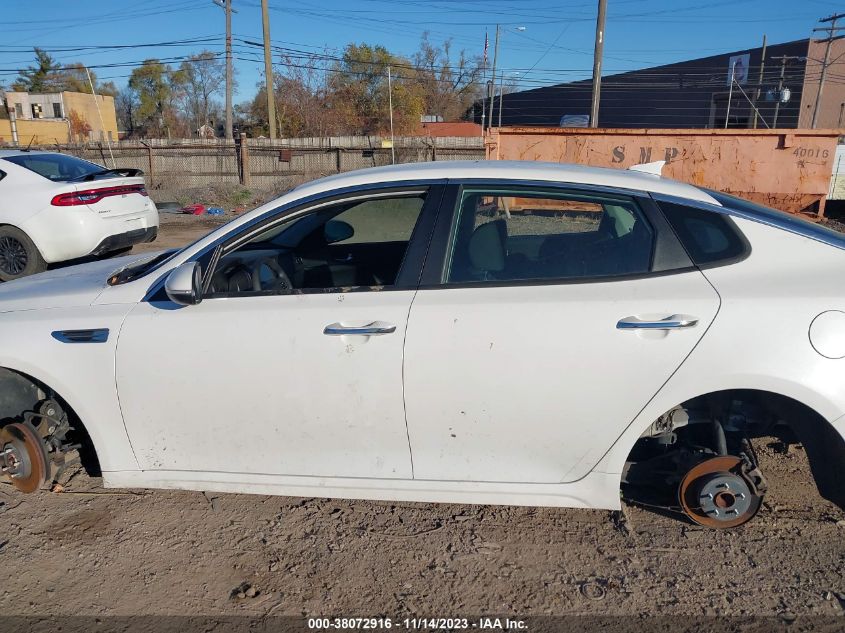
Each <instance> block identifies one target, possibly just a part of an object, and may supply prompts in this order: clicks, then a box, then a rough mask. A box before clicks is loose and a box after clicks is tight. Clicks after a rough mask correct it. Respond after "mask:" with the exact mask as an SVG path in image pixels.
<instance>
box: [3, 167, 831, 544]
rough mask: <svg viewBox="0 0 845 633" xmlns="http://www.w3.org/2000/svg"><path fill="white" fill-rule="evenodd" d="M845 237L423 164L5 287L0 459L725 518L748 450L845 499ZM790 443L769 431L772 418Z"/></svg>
mask: <svg viewBox="0 0 845 633" xmlns="http://www.w3.org/2000/svg"><path fill="white" fill-rule="evenodd" d="M843 270H845V237H843V236H842V235H840V234H838V233H835V232H833V231H830V230H827V229H825V228H823V227H820V226H816V225H813V224H811V223H809V222H806V221H803V220H801V219H799V218H796V217H793V216H788V215H786V214H782V213H779V212H776V211H772V210H771V209H766V208H764V207H759V206H757V205H754V204H751V203H748V202H746V201H743V200H740V199H737V198H733V197H731V196H727V195H724V194H720V193H717V192H711V191H706V190H703V189H700V188H697V187H694V186H691V185H687V184H683V183H679V182H675V181H672V180H668V179H665V178H661V177H659V176H655V175H649V174H644V173H636V172H632V171H622V170H609V169H596V168H588V167H580V166H572V165H557V164H544V163H532V162H506V161H501V162H500V161H480V162H448V161H444V162H437V163H428V164H414V165H402V166H395V167H384V168H375V169H370V170H364V171H359V172H352V173H346V174H338V175H336V176H332V177H329V178H325V179H322V180H318V181H315V182H312V183H309V184H306V185H303V186H301V187H298V188H296V189H294V190H293V191H291V192H289V193H287V194H286V195H284V196H282V197H281V198H278V199H276V200H274V201H272V202H270V203H268V204H266V205H264V206H262V207H260V208H258V209H256V210H255V211H252V212H251V213H248V214H245V215H243V216H241V217H239V218H237V219H235V220H233V221H232V222H230V223H229V224H227V225H225V226H222V227H220V228H219V229H217V230H215V231H214V232H212V233H210V234H209V235H207V236H206V237H203V238H202V239H200V240H199V241H197V242H196V243H194V244H191V245H190V246H187V247H185V248H184V249H182V250H179V251H169V252H165V253H161V254H158V255H149V254H147V255H144V256H141V257H139V256H132V257H128V258H123V259H122V260H120V261H115V260H109V261H102V262H95V263H91V264H84V265H80V266H75V267H69V268H65V269H62V270H55V271H51V272H48V273H44V274H42V275H38V276H36V277H34V278H32V279H24V280H20V281H16V282H13V283H10V284H2V285H0V368H2V369H0V423H2V424H3V426H2V428H0V462H2V463H0V466H2V467H3V469H4V472H5V473H6V475H7V476H8V477H9V478H10V480H11V483H12V484H13V485H14V486H15V487H16V488H18V489H19V490H20V491H23V492H32V491H34V490H37V489H38V488H39V487H40V486H41V485H43V484H44V483H45V482H47V481H50V480H51V479H52V478H53V477H54V476H55V472H56V469H57V468H61V467H62V465H63V464H64V463H65V456H66V453H68V452H69V451H71V450H73V449H74V448H76V447H77V446H81V449H82V457H83V459H84V460H85V462H84V463H87V464H89V465H90V466H91V467H92V468H94V467H95V466H96V464H97V463H98V464H99V468H100V469H101V472H102V475H103V480H104V483H105V485H106V486H109V487H128V488H136V487H150V488H182V489H190V490H210V491H222V492H246V493H259V494H286V495H300V496H313V495H319V496H336V497H347V498H371V499H385V500H408V501H441V502H450V503H500V504H523V505H548V506H577V507H590V508H608V509H618V508H619V507H620V489H621V491H622V493H623V494H624V495H625V496H626V497H627V498H629V499H633V500H639V501H641V502H643V503H649V504H653V505H659V506H661V507H665V508H668V509H671V510H675V511H677V512H678V513H680V514H683V515H686V516H687V517H688V518H689V519H690V520H692V521H695V522H697V523H700V524H702V525H707V526H712V527H721V528H727V527H734V526H737V525H740V524H742V523H744V522H746V521H748V520H749V519H750V518H751V517H753V516H754V515H755V513H756V512H757V511H758V509H759V508H760V507H761V501H762V498H763V495H764V493H765V490H766V485H767V483H766V479H765V478H764V473H762V472H761V471H760V465H759V463H758V461H757V455H756V453H755V451H754V447H753V444H752V440H753V439H754V438H758V437H769V436H771V435H772V434H782V433H786V429H787V428H789V429H791V430H792V432H794V433H795V435H797V437H798V438H799V439H800V440H801V441H802V442H803V443H804V446H805V447H806V450H807V454H808V456H809V459H810V464H811V467H812V469H813V474H814V476H815V479H816V482H817V484H818V487H819V490H820V492H821V494H822V495H823V496H826V497H827V498H829V499H831V500H834V501H835V502H837V503H839V504H840V506H845V477H843V472H845V439H843V438H845V417H843V416H845V286H843V283H842V271H843ZM785 437H787V438H788V437H789V436H788V435H786V436H785Z"/></svg>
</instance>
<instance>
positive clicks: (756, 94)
mask: <svg viewBox="0 0 845 633" xmlns="http://www.w3.org/2000/svg"><path fill="white" fill-rule="evenodd" d="M765 67H766V36H765V34H764V35H763V52H762V53H761V54H760V74H759V76H758V77H757V90H756V91H755V92H754V104H753V105H754V124H753V127H754V129H755V130H756V129H757V116H758V114H759V112H758V111H757V102H758V101H759V100H760V92H761V91H762V90H763V69H764V68H765ZM764 123H765V121H764Z"/></svg>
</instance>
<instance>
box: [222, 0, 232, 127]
mask: <svg viewBox="0 0 845 633" xmlns="http://www.w3.org/2000/svg"><path fill="white" fill-rule="evenodd" d="M223 3H224V6H223V8H224V9H225V10H226V138H227V139H231V138H233V135H232V0H223Z"/></svg>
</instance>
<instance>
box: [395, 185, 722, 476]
mask: <svg viewBox="0 0 845 633" xmlns="http://www.w3.org/2000/svg"><path fill="white" fill-rule="evenodd" d="M453 195H454V203H453V208H454V210H455V213H454V214H453V215H452V214H448V213H445V209H444V213H441V219H440V220H443V221H440V220H439V226H438V229H437V231H436V232H435V236H436V237H435V239H434V240H433V245H432V249H431V252H430V253H429V257H428V259H427V262H426V270H425V272H424V275H423V284H422V285H421V287H420V289H419V291H418V293H417V296H416V297H415V299H414V303H413V306H412V309H411V314H410V318H409V322H408V332H407V336H406V344H405V362H404V374H405V399H406V402H405V404H406V412H407V421H408V431H409V437H410V441H411V447H412V452H413V458H414V476H415V478H417V479H433V480H456V481H458V480H460V481H495V482H534V483H556V482H567V481H574V480H577V479H579V478H581V477H583V476H584V475H585V474H586V473H588V472H589V471H590V469H591V468H592V467H593V466H594V465H595V464H596V463H597V462H598V460H599V459H600V457H601V456H602V455H603V454H604V452H605V451H606V450H607V449H608V448H609V447H610V446H611V445H612V443H613V442H614V440H615V439H616V438H617V437H618V436H619V435H620V434H621V432H622V431H623V429H624V428H625V427H626V426H627V425H628V424H629V423H630V422H631V421H632V420H633V419H634V417H636V415H637V413H638V412H639V411H640V410H641V409H642V408H643V406H644V405H645V404H646V403H647V402H648V401H649V399H650V398H651V397H652V396H653V395H654V394H655V393H656V392H657V391H658V390H659V389H660V388H661V386H662V385H663V384H664V382H665V381H666V380H667V379H668V378H669V377H670V376H671V375H672V373H673V372H674V371H675V370H676V369H677V368H678V366H679V365H680V364H681V363H682V362H683V361H684V359H685V358H686V356H687V355H688V354H689V353H690V351H691V350H692V349H693V347H694V346H695V345H696V343H698V341H699V340H700V339H701V337H702V336H703V335H704V333H705V332H706V330H707V327H708V326H709V325H710V323H711V322H712V320H713V319H714V317H715V315H716V312H717V310H718V307H719V298H718V295H717V294H716V292H715V291H714V289H713V288H712V287H711V286H710V284H709V283H708V282H707V281H706V279H705V278H704V277H703V275H702V274H701V273H700V272H699V271H698V270H697V269H695V268H693V267H692V266H691V264H690V262H689V259H688V258H687V256H686V254H685V253H684V251H683V249H682V248H681V247H680V245H679V244H678V242H677V240H676V239H675V238H674V234H672V233H671V230H670V229H669V227H668V226H667V225H666V223H665V220H663V218H662V216H661V215H660V214H659V211H658V210H657V209H656V208H655V207H654V206H653V203H652V202H651V201H650V200H649V199H648V198H646V197H639V196H634V195H629V194H615V193H607V192H594V191H575V190H565V189H560V188H553V187H545V188H543V187H539V186H537V187H533V186H508V185H506V184H499V183H491V184H487V185H467V186H464V187H462V188H461V189H460V190H454V191H453ZM444 215H445V216H450V215H451V217H446V218H443V216H444Z"/></svg>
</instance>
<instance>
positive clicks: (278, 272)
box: [252, 257, 293, 292]
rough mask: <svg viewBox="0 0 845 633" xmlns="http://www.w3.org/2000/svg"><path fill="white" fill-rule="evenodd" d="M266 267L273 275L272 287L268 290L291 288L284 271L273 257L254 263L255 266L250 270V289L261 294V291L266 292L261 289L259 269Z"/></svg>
mask: <svg viewBox="0 0 845 633" xmlns="http://www.w3.org/2000/svg"><path fill="white" fill-rule="evenodd" d="M263 266H266V267H267V268H269V269H270V272H272V273H273V276H274V279H273V287H272V288H269V290H274V291H278V290H290V289H292V288H293V284H292V283H291V281H290V277H288V274H287V273H286V272H285V269H284V268H282V267H281V266H280V265H279V262H278V261H277V260H276V258H275V257H265V258H264V259H261V260H258V261H257V262H256V263H255V266H253V268H252V289H253V290H254V291H256V292H261V291H263V290H268V289H265V288H262V287H261V268H262V267H263Z"/></svg>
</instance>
